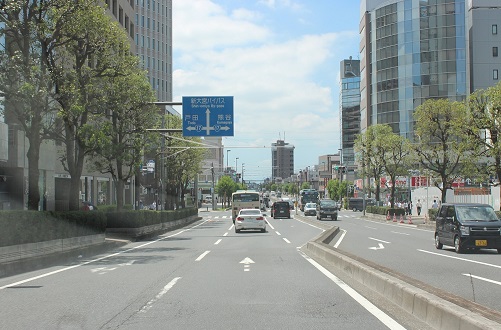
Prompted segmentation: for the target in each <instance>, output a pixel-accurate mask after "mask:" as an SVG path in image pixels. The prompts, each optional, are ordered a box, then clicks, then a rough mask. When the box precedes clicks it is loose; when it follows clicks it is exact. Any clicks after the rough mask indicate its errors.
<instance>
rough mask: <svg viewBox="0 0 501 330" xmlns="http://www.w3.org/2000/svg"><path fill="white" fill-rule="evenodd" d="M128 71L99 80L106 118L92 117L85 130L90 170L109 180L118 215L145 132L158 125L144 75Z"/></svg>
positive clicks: (136, 69) (135, 68) (140, 156)
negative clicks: (104, 174)
mask: <svg viewBox="0 0 501 330" xmlns="http://www.w3.org/2000/svg"><path fill="white" fill-rule="evenodd" d="M130 56H132V55H130ZM132 63H133V62H132ZM129 70H130V71H129V72H124V75H119V76H111V77H105V78H104V77H103V79H101V80H100V82H101V89H102V91H103V96H102V99H101V100H102V103H101V105H102V107H103V109H104V112H105V114H106V115H105V116H95V118H94V120H93V121H92V122H89V124H88V125H87V126H85V133H86V135H88V138H87V141H86V143H87V145H89V146H92V150H93V154H92V156H93V157H92V165H93V168H95V169H96V170H98V171H99V172H101V173H109V174H110V175H111V176H112V178H113V180H114V182H115V187H116V196H117V209H118V210H119V211H120V210H122V208H123V203H124V196H123V192H124V186H125V184H126V183H127V181H128V180H129V179H131V178H132V177H133V176H134V175H135V174H136V172H137V171H136V169H137V168H138V167H139V166H140V164H141V162H142V160H143V152H142V151H143V150H144V148H145V144H146V142H147V141H148V140H147V139H146V138H145V136H146V135H147V134H148V133H147V131H146V129H147V128H154V126H155V123H156V122H157V121H158V120H157V118H156V117H157V110H158V109H157V107H156V106H155V105H153V104H151V103H152V102H153V101H154V100H155V98H154V94H153V91H152V89H151V86H150V84H149V82H148V79H147V77H146V74H145V72H143V71H141V70H140V69H139V67H138V66H137V64H136V65H133V66H131V67H130V68H129Z"/></svg>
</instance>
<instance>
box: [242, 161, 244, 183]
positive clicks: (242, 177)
mask: <svg viewBox="0 0 501 330" xmlns="http://www.w3.org/2000/svg"><path fill="white" fill-rule="evenodd" d="M244 165H245V163H242V184H244Z"/></svg>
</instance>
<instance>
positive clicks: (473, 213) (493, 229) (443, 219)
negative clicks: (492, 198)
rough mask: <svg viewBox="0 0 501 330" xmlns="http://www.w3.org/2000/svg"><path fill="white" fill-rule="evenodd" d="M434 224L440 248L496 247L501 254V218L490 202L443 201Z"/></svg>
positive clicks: (458, 251) (460, 249)
mask: <svg viewBox="0 0 501 330" xmlns="http://www.w3.org/2000/svg"><path fill="white" fill-rule="evenodd" d="M435 223H436V229H435V247H436V248H437V249H441V248H442V247H443V245H449V246H454V250H455V251H456V253H462V252H463V251H465V250H467V249H473V250H477V249H497V252H498V253H501V221H500V220H499V219H498V217H497V215H496V213H495V212H494V209H493V208H492V207H491V206H490V205H487V204H449V203H444V204H442V205H441V206H440V209H439V210H438V213H437V216H436V222H435Z"/></svg>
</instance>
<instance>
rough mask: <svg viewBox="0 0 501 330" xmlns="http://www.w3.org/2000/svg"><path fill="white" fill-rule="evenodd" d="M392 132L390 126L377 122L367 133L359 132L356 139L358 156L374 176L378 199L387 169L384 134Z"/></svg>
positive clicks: (367, 170)
mask: <svg viewBox="0 0 501 330" xmlns="http://www.w3.org/2000/svg"><path fill="white" fill-rule="evenodd" d="M388 129H389V130H388ZM391 132H392V131H391V128H389V126H387V125H382V124H377V125H373V126H369V128H367V130H366V131H365V133H362V134H359V135H358V136H357V138H356V139H355V151H356V152H357V155H356V157H357V159H358V160H359V161H360V162H362V163H363V166H364V167H365V172H366V173H367V174H368V176H369V177H372V178H374V181H375V182H376V186H375V195H376V200H378V201H379V198H380V192H381V186H380V184H379V182H380V181H381V177H382V175H383V173H384V170H385V168H384V154H385V151H386V148H387V146H386V145H385V144H384V136H385V135H387V134H389V133H391Z"/></svg>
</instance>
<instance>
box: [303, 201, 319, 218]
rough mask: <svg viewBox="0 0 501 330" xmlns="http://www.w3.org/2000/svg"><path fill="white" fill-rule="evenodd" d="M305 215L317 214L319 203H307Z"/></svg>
mask: <svg viewBox="0 0 501 330" xmlns="http://www.w3.org/2000/svg"><path fill="white" fill-rule="evenodd" d="M304 215H317V204H315V203H306V204H305V205H304Z"/></svg>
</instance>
